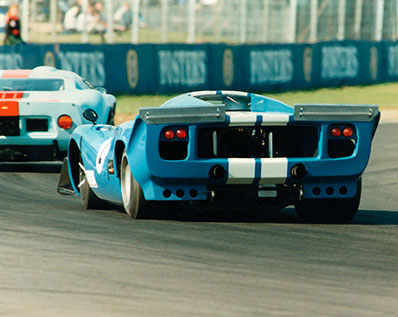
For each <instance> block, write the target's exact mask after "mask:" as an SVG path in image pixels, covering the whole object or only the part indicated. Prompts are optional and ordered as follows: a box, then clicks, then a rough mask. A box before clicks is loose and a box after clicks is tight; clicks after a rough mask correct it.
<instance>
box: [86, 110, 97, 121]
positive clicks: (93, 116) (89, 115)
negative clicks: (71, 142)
mask: <svg viewBox="0 0 398 317" xmlns="http://www.w3.org/2000/svg"><path fill="white" fill-rule="evenodd" d="M83 117H84V118H85V119H87V120H88V121H90V122H92V123H93V124H95V121H97V120H98V114H97V113H96V112H95V111H94V110H93V109H86V110H84V111H83Z"/></svg>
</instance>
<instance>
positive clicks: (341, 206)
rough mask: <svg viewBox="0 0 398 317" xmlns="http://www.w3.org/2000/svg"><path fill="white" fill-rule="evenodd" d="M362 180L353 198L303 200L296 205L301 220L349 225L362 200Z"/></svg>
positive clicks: (359, 181)
mask: <svg viewBox="0 0 398 317" xmlns="http://www.w3.org/2000/svg"><path fill="white" fill-rule="evenodd" d="M361 190H362V179H359V180H358V183H357V192H356V194H355V196H354V197H353V198H335V199H330V198H329V199H328V198H326V199H303V200H302V201H300V202H297V203H296V204H295V208H296V213H297V215H298V216H299V217H300V219H301V220H303V221H305V222H310V223H314V222H315V223H347V222H348V221H350V220H351V219H352V218H354V216H355V215H356V213H357V211H358V208H359V202H360V199H361Z"/></svg>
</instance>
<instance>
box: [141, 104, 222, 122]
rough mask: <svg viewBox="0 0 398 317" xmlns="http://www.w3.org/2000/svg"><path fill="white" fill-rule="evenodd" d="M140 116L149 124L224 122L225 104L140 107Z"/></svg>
mask: <svg viewBox="0 0 398 317" xmlns="http://www.w3.org/2000/svg"><path fill="white" fill-rule="evenodd" d="M140 117H141V119H142V120H144V121H145V122H146V123H147V124H165V123H166V124H169V123H197V122H224V121H225V106H224V105H217V106H196V107H195V106H193V107H156V108H140Z"/></svg>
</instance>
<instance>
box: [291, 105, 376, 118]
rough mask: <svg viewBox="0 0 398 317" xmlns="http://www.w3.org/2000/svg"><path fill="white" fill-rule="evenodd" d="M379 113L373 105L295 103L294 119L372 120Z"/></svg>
mask: <svg viewBox="0 0 398 317" xmlns="http://www.w3.org/2000/svg"><path fill="white" fill-rule="evenodd" d="M378 114H379V107H378V106H375V105H350V104H341V105H338V104H296V105H294V120H295V121H365V122H369V121H372V120H373V119H374V118H376V116H378Z"/></svg>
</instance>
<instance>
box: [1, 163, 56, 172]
mask: <svg viewBox="0 0 398 317" xmlns="http://www.w3.org/2000/svg"><path fill="white" fill-rule="evenodd" d="M61 167H62V163H61V162H45V163H13V162H10V163H0V172H14V173H55V174H57V173H60V172H61Z"/></svg>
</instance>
